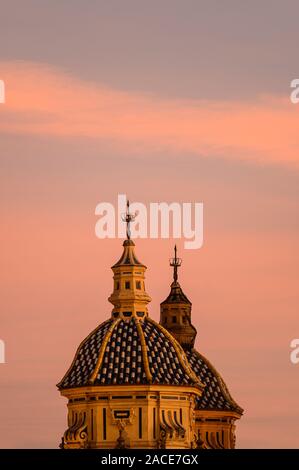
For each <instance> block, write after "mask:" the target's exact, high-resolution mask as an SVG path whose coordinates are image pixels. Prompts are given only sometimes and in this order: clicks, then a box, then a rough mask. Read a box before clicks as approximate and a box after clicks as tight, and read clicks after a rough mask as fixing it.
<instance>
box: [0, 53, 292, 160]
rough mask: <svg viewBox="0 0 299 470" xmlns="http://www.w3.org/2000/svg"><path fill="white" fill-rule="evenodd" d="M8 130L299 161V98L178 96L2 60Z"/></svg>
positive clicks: (2, 126) (2, 114)
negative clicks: (121, 88) (119, 86)
mask: <svg viewBox="0 0 299 470" xmlns="http://www.w3.org/2000/svg"><path fill="white" fill-rule="evenodd" d="M0 74H1V76H0V78H1V79H3V80H4V81H5V84H6V104H5V105H0V106H1V107H0V118H1V121H0V131H1V132H4V133H17V134H39V135H52V136H72V137H75V136H84V137H90V138H97V139H105V140H107V141H109V142H110V143H112V145H113V144H114V145H117V146H120V145H121V146H122V148H125V149H126V150H129V151H132V152H133V151H136V150H138V151H140V150H141V151H142V150H145V149H146V150H149V151H155V150H162V151H176V152H177V151H180V152H191V153H193V154H195V155H196V154H198V155H202V156H210V155H213V156H225V157H226V158H235V159H248V160H253V161H256V162H261V163H285V164H292V165H296V166H297V165H298V163H299V138H298V128H299V105H298V106H296V105H294V104H292V103H291V101H290V99H289V97H284V98H282V97H275V96H274V97H261V98H259V99H257V100H256V101H222V102H221V101H216V100H215V101H207V100H206V101H205V100H175V99H173V100H170V99H163V98H161V97H157V96H153V95H149V94H140V93H133V92H123V91H118V90H114V89H111V88H108V87H106V86H103V85H101V84H98V83H95V82H86V81H82V80H79V79H77V78H74V77H72V76H71V75H70V74H68V73H66V72H63V71H61V70H57V69H55V68H51V67H50V66H46V65H41V64H34V63H26V62H2V63H1V62H0Z"/></svg>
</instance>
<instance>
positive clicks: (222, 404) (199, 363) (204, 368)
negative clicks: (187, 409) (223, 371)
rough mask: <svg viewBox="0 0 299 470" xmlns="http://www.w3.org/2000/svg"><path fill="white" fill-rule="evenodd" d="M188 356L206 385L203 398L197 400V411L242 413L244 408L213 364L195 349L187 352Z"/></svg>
mask: <svg viewBox="0 0 299 470" xmlns="http://www.w3.org/2000/svg"><path fill="white" fill-rule="evenodd" d="M186 356H187V358H188V360H189V363H190V365H191V367H192V370H193V371H194V372H195V374H196V375H197V377H199V379H200V381H201V382H202V383H203V384H204V385H205V388H204V390H203V393H202V395H201V397H199V398H197V406H196V408H197V409H200V410H224V411H236V412H238V413H242V412H243V410H242V408H241V407H240V406H239V405H238V404H237V403H236V402H235V401H234V399H233V398H232V396H231V395H230V393H229V391H228V388H227V386H226V385H225V383H224V381H223V379H222V377H221V376H220V375H219V373H218V372H217V371H216V369H215V368H214V367H213V366H212V364H211V363H210V362H209V361H208V360H207V359H206V358H205V357H204V356H202V355H201V354H200V353H199V352H197V351H196V350H195V349H192V350H191V351H186Z"/></svg>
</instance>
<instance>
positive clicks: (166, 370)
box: [58, 316, 202, 389]
mask: <svg viewBox="0 0 299 470" xmlns="http://www.w3.org/2000/svg"><path fill="white" fill-rule="evenodd" d="M122 384H124V385H140V384H160V385H168V384H172V385H193V386H194V385H195V386H196V385H197V386H199V387H202V384H201V382H200V379H199V378H197V377H196V375H195V374H194V373H193V372H192V370H191V367H190V365H189V362H188V360H187V357H186V355H185V352H184V351H183V349H182V348H181V346H180V345H179V343H178V342H177V341H176V340H175V338H173V337H172V335H171V334H170V333H169V332H168V331H167V330H165V329H164V328H163V327H162V326H161V325H159V324H158V323H156V322H155V321H154V320H152V319H151V318H149V317H145V318H144V319H139V318H137V317H135V316H132V317H131V318H130V319H123V318H116V319H115V318H112V319H109V320H108V321H106V322H104V323H102V324H101V325H99V326H98V327H97V328H96V329H95V330H94V331H93V332H92V333H91V334H90V335H89V336H87V338H86V339H85V340H84V341H83V342H82V343H81V344H80V346H79V348H78V350H77V353H76V355H75V358H74V361H73V363H72V365H71V367H70V368H69V370H68V371H67V373H66V374H65V376H64V378H63V379H62V381H61V382H60V383H59V384H58V388H59V389H66V388H72V387H84V386H87V385H122Z"/></svg>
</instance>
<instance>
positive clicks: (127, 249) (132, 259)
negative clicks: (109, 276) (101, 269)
mask: <svg viewBox="0 0 299 470" xmlns="http://www.w3.org/2000/svg"><path fill="white" fill-rule="evenodd" d="M134 246H135V243H134V242H133V240H125V241H124V243H123V247H124V251H123V254H122V255H121V257H120V259H119V260H118V261H117V263H115V264H114V265H113V266H112V268H116V267H117V266H123V265H124V266H144V264H142V263H140V261H139V260H138V259H137V257H136V255H135V252H134ZM144 267H145V266H144Z"/></svg>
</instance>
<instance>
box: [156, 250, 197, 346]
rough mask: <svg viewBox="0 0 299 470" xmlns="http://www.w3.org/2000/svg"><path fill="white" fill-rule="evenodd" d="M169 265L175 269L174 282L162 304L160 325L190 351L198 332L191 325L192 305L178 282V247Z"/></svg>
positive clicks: (180, 261)
mask: <svg viewBox="0 0 299 470" xmlns="http://www.w3.org/2000/svg"><path fill="white" fill-rule="evenodd" d="M169 264H170V266H171V267H173V282H172V284H171V289H170V294H169V295H168V297H167V299H165V300H164V302H162V303H161V304H160V324H161V325H162V326H163V327H164V328H166V329H167V330H168V331H169V332H170V333H171V334H172V335H173V336H174V337H175V339H176V340H177V341H178V342H179V343H180V345H181V346H182V347H183V349H185V350H190V349H192V348H193V347H194V341H195V337H196V334H197V331H196V329H195V327H194V326H193V325H192V323H191V309H192V304H191V302H190V300H189V299H188V297H187V296H186V295H185V294H184V292H183V291H182V288H181V286H180V284H179V282H178V268H179V267H180V266H181V264H182V259H181V258H178V257H177V247H176V245H175V247H174V258H171V259H170V260H169Z"/></svg>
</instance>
